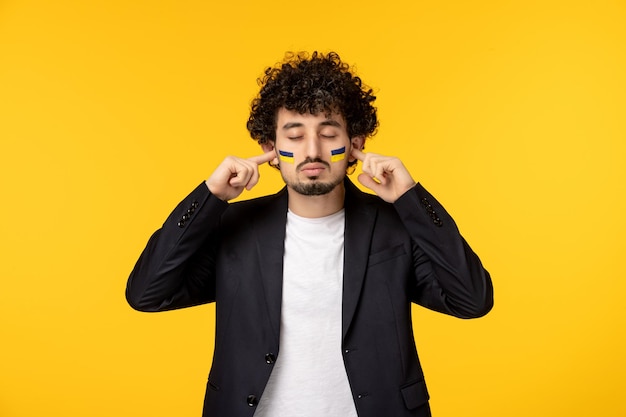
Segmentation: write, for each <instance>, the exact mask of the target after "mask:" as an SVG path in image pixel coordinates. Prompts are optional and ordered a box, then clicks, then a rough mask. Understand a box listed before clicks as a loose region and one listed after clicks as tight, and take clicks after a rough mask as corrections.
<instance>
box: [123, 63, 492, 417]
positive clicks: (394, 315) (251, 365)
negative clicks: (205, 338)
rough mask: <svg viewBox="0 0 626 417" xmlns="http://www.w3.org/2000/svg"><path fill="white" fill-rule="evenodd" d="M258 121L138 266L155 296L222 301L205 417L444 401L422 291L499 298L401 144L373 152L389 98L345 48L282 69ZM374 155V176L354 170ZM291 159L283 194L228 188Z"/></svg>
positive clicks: (273, 76) (352, 412) (467, 310)
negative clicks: (433, 373)
mask: <svg viewBox="0 0 626 417" xmlns="http://www.w3.org/2000/svg"><path fill="white" fill-rule="evenodd" d="M261 84H262V87H261V91H260V93H259V95H258V97H257V98H256V99H255V100H254V101H253V103H252V111H251V116H250V119H249V121H248V129H249V130H250V133H251V136H252V137H253V138H254V139H256V140H257V141H258V142H259V143H260V145H261V148H262V149H263V151H264V154H262V155H259V156H255V157H252V158H248V159H243V158H238V157H227V158H226V159H225V160H224V161H223V162H222V163H221V164H220V165H219V166H218V167H217V168H216V170H215V171H214V172H213V173H212V174H211V176H210V177H209V179H208V180H206V181H205V182H204V183H202V184H200V185H199V186H198V187H197V188H196V189H195V190H194V191H192V192H191V194H190V195H189V196H188V197H187V198H185V199H184V200H183V201H182V202H181V203H180V204H179V205H178V207H176V208H175V209H174V211H173V212H172V214H171V215H170V216H169V217H168V219H167V220H166V221H165V223H164V224H163V227H162V228H161V229H160V230H157V231H156V232H155V233H154V235H153V236H152V237H151V238H150V240H149V242H148V245H147V247H146V249H145V250H144V252H143V253H142V255H141V257H140V258H139V260H138V261H137V264H136V266H135V268H134V270H133V271H132V273H131V275H130V278H129V280H128V287H127V292H126V297H127V299H128V302H129V303H130V305H131V306H132V307H133V308H135V309H137V310H141V311H163V310H170V309H175V308H181V307H188V306H192V305H197V304H202V303H208V302H213V301H215V302H216V303H217V304H216V316H217V317H216V320H217V322H216V334H215V352H214V357H213V366H212V368H211V372H210V374H209V380H208V385H207V390H206V396H205V402H204V414H203V415H204V416H205V417H208V416H215V417H244V416H246V417H250V416H253V415H254V416H255V417H259V416H260V417H283V416H289V417H293V416H299V417H307V416H311V417H321V416H338V417H352V416H359V417H387V416H393V417H401V416H420V417H422V416H429V415H430V408H429V405H428V399H429V395H428V392H427V390H426V385H425V382H424V376H423V373H422V369H421V366H420V363H419V359H418V356H417V352H416V348H415V344H414V338H413V330H412V323H411V302H415V303H418V304H420V305H422V306H425V307H427V308H430V309H433V310H436V311H440V312H443V313H446V314H450V315H453V316H457V317H461V318H473V317H480V316H482V315H484V314H486V313H487V312H488V311H489V310H490V309H491V307H492V304H493V289H492V284H491V280H490V277H489V274H488V273H487V271H485V269H484V268H483V267H482V265H481V262H480V260H479V259H478V257H477V256H476V255H475V254H474V252H472V250H471V249H470V247H469V246H468V245H467V243H466V242H465V240H464V239H463V238H462V237H461V235H460V234H459V232H458V230H457V227H456V225H455V223H454V221H453V220H452V218H451V217H450V215H449V214H448V213H447V212H446V211H445V210H444V208H443V207H442V206H441V205H440V204H439V203H438V202H437V200H435V198H434V197H432V196H431V195H430V194H429V193H428V192H427V191H426V190H425V189H424V188H423V187H422V186H421V185H419V184H416V182H415V181H414V180H413V178H412V176H411V175H410V174H409V172H408V171H407V169H406V168H405V167H404V165H403V164H402V162H401V161H400V160H399V159H398V158H395V157H387V156H381V155H375V154H371V153H364V152H363V151H362V149H363V145H364V142H365V140H366V138H367V137H369V136H371V135H372V134H374V132H375V130H376V127H377V125H378V122H377V119H376V110H375V108H374V107H373V106H372V103H373V101H374V100H375V97H374V96H373V95H372V91H371V90H370V89H368V88H367V87H365V86H363V85H362V83H361V80H360V79H359V78H358V77H356V76H355V75H354V74H353V73H352V72H351V70H350V68H349V67H348V66H347V65H346V64H345V63H343V62H341V60H340V58H339V56H337V54H335V53H329V54H327V55H324V54H318V53H313V54H312V55H311V56H310V57H308V56H307V55H305V54H298V55H292V56H288V57H287V58H286V60H285V62H284V63H282V64H281V65H278V66H277V67H275V68H269V69H267V70H266V72H265V77H264V78H263V79H262V80H261ZM357 160H358V161H361V163H362V170H363V174H361V175H359V177H358V180H359V182H361V184H363V185H364V186H365V187H367V188H369V189H371V190H372V191H373V193H375V194H376V195H371V194H366V193H363V192H361V191H359V190H358V189H357V188H356V187H355V186H354V185H353V184H352V183H351V182H350V180H348V179H347V177H346V170H348V169H349V167H351V166H352V165H354V164H355V163H356V162H357ZM265 162H269V163H270V164H271V165H274V166H276V167H277V168H278V169H279V170H280V173H281V175H282V178H283V180H284V182H285V184H286V187H285V188H284V189H283V190H282V191H280V192H279V193H278V194H276V195H272V196H266V197H262V198H258V199H254V200H248V201H243V202H237V203H232V204H231V203H228V201H230V200H232V199H233V198H235V197H237V196H239V195H240V194H241V193H242V191H243V189H244V188H246V189H251V188H252V187H254V185H255V184H256V183H257V182H258V181H259V172H258V165H260V164H263V163H265Z"/></svg>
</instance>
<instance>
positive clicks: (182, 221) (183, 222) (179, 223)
mask: <svg viewBox="0 0 626 417" xmlns="http://www.w3.org/2000/svg"><path fill="white" fill-rule="evenodd" d="M177 224H178V227H185V221H184V220H181V221H179V222H178V223H177Z"/></svg>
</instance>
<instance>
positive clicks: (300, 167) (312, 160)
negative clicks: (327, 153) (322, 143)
mask: <svg viewBox="0 0 626 417" xmlns="http://www.w3.org/2000/svg"><path fill="white" fill-rule="evenodd" d="M313 162H317V163H320V164H324V165H326V166H327V167H328V168H330V164H329V163H328V162H326V161H324V160H323V159H322V158H311V157H307V158H306V159H305V160H304V161H302V162H300V163H299V164H298V166H297V167H296V170H297V171H300V170H301V169H302V167H303V166H305V165H306V164H311V163H313Z"/></svg>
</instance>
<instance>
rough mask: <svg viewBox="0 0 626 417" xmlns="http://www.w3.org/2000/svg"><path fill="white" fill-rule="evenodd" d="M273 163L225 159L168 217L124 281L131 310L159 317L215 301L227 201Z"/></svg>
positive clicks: (266, 156) (262, 158) (261, 159)
mask: <svg viewBox="0 0 626 417" xmlns="http://www.w3.org/2000/svg"><path fill="white" fill-rule="evenodd" d="M274 157H275V153H274V151H273V150H272V151H271V152H267V153H265V154H264V155H259V156H254V157H252V158H248V159H242V158H237V157H232V156H229V157H227V158H226V159H224V161H223V162H222V163H221V164H220V165H219V166H218V167H217V169H216V170H215V171H214V172H213V173H212V174H211V176H210V177H209V179H208V180H206V181H205V183H203V184H200V185H199V186H198V187H196V189H195V190H194V191H193V192H192V193H191V194H189V196H187V198H185V199H184V200H183V201H182V202H181V203H180V204H179V205H178V206H177V207H176V208H175V209H174V211H173V212H172V214H170V216H169V217H168V218H167V220H166V221H165V223H164V224H163V227H162V228H161V229H159V230H157V231H156V232H155V233H154V234H153V235H152V237H151V238H150V240H149V241H148V244H147V246H146V248H145V249H144V251H143V252H142V254H141V256H140V257H139V260H138V261H137V264H136V265H135V268H134V269H133V271H132V272H131V274H130V277H129V278H128V284H127V287H126V300H127V301H128V303H129V304H130V305H131V306H132V307H133V308H134V309H136V310H140V311H163V310H171V309H175V308H182V307H188V306H192V305H197V304H202V303H206V302H210V301H214V300H215V256H216V251H217V247H218V245H219V222H220V218H221V216H222V214H223V213H224V211H225V210H226V209H227V207H228V202H227V201H228V200H230V199H233V198H236V197H238V196H239V195H240V194H241V192H242V191H243V190H244V189H248V190H249V189H251V188H252V187H254V185H256V183H257V182H258V180H259V171H258V165H259V164H262V163H265V162H267V161H269V160H271V159H272V158H274Z"/></svg>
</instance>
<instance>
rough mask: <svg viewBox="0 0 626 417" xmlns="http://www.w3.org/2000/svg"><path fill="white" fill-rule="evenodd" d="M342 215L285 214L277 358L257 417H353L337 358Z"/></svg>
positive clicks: (258, 408)
mask: <svg viewBox="0 0 626 417" xmlns="http://www.w3.org/2000/svg"><path fill="white" fill-rule="evenodd" d="M344 223H345V213H344V211H343V210H341V211H339V212H337V213H335V214H332V215H330V216H327V217H322V218H314V219H310V218H303V217H299V216H297V215H295V214H293V213H292V212H291V211H289V212H288V213H287V231H286V236H285V255H284V259H283V297H282V311H281V322H280V352H279V355H278V358H277V360H276V363H275V364H274V369H273V370H272V374H271V375H270V379H269V381H268V383H267V387H266V388H265V392H264V393H263V395H262V396H261V400H260V402H259V405H258V407H257V410H256V412H255V414H254V416H255V417H321V416H341V417H357V413H356V408H355V405H354V400H353V399H352V392H351V391H350V385H349V383H348V377H347V375H346V370H345V366H344V363H343V357H342V354H341V305H342V291H343V249H344Z"/></svg>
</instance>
